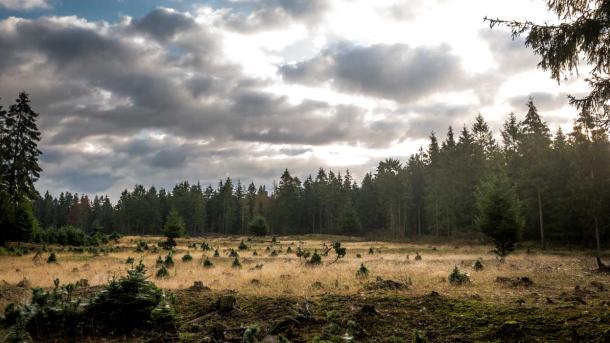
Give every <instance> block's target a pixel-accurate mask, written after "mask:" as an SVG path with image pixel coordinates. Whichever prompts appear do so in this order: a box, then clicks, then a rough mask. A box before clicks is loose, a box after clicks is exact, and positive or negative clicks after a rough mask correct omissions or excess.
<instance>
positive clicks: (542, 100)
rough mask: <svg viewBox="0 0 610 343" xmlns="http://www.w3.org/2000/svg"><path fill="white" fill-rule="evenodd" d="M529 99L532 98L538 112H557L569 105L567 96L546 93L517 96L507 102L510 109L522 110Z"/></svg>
mask: <svg viewBox="0 0 610 343" xmlns="http://www.w3.org/2000/svg"><path fill="white" fill-rule="evenodd" d="M530 97H531V98H533V100H534V104H535V105H536V107H537V108H538V110H540V111H552V110H557V109H560V108H562V107H564V106H567V105H568V104H569V103H568V95H567V94H565V93H560V94H552V93H546V92H534V93H530V94H524V95H519V96H515V97H512V98H509V99H508V101H509V103H510V105H511V106H512V107H514V108H519V109H524V108H525V106H526V104H527V101H528V100H529V98H530Z"/></svg>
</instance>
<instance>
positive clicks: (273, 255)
mask: <svg viewBox="0 0 610 343" xmlns="http://www.w3.org/2000/svg"><path fill="white" fill-rule="evenodd" d="M270 256H271V257H276V256H277V251H275V249H273V251H272V252H271V255H270Z"/></svg>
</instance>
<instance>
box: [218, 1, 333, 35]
mask: <svg viewBox="0 0 610 343" xmlns="http://www.w3.org/2000/svg"><path fill="white" fill-rule="evenodd" d="M216 7H217V8H218V13H219V14H220V18H219V19H220V20H218V24H219V25H222V26H225V27H227V28H229V29H231V30H235V31H238V32H241V33H253V32H259V31H264V30H269V29H278V28H281V27H282V26H285V25H287V24H290V23H293V22H303V23H305V24H308V25H314V24H315V23H316V22H317V21H318V20H319V19H320V18H321V16H322V15H323V14H324V13H325V11H326V10H327V9H328V1H326V0H251V1H220V2H219V3H218V5H217V6H216Z"/></svg>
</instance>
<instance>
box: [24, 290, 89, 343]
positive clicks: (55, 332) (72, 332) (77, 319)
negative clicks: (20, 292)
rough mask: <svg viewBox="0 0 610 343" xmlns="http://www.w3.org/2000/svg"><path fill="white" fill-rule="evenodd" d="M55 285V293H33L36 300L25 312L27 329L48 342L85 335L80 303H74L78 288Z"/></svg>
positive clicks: (77, 301) (43, 291)
mask: <svg viewBox="0 0 610 343" xmlns="http://www.w3.org/2000/svg"><path fill="white" fill-rule="evenodd" d="M54 284H55V287H54V288H53V289H52V290H51V291H45V290H43V289H41V288H34V289H32V300H31V302H30V304H29V305H27V306H25V308H24V309H23V311H22V316H23V318H22V319H21V320H23V322H24V324H25V329H26V330H27V331H28V332H29V333H30V334H31V335H32V336H33V337H36V338H40V337H44V338H45V339H49V338H52V337H68V336H70V337H72V336H79V335H81V334H82V329H83V321H82V314H81V312H80V310H79V308H80V301H79V300H78V299H73V294H74V291H75V290H76V287H77V286H76V284H67V285H63V286H60V284H59V279H55V280H54ZM17 324H19V323H17Z"/></svg>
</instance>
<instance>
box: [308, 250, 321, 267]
mask: <svg viewBox="0 0 610 343" xmlns="http://www.w3.org/2000/svg"><path fill="white" fill-rule="evenodd" d="M307 264H309V265H311V266H318V265H321V264H322V257H321V256H320V255H319V254H318V251H317V250H316V251H314V252H313V255H311V259H310V260H309V261H307Z"/></svg>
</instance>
